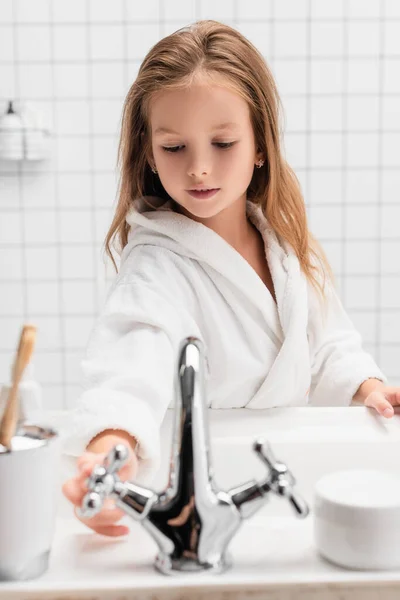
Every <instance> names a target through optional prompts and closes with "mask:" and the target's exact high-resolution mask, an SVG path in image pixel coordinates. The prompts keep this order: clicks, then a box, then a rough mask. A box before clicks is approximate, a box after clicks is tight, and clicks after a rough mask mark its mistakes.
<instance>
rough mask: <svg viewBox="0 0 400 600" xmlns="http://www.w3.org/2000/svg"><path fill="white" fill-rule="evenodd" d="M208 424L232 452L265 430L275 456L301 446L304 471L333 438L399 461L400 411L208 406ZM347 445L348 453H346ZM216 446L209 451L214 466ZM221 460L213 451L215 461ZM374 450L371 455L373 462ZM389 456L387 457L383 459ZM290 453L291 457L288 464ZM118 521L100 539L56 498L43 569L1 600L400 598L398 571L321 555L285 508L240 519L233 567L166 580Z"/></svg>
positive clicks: (4, 587)
mask: <svg viewBox="0 0 400 600" xmlns="http://www.w3.org/2000/svg"><path fill="white" fill-rule="evenodd" d="M170 417H171V415H170V414H169V415H168V416H167V419H166V423H165V426H164V433H163V435H164V436H166V439H167V438H168V437H169V436H170V429H169V427H170V420H171V418H170ZM52 418H53V417H52ZM57 418H58V417H57V415H55V421H53V422H57ZM210 430H211V440H212V445H213V446H215V449H216V450H217V447H218V448H220V449H221V448H222V447H223V446H224V444H225V445H228V444H234V445H235V447H236V448H238V451H239V452H242V453H243V454H244V453H246V452H250V449H248V448H250V445H251V441H252V440H253V439H254V438H255V437H256V436H257V435H258V434H260V433H265V434H266V437H267V438H268V440H269V441H270V442H271V444H272V446H273V448H274V451H275V452H276V454H277V456H278V457H280V454H281V452H283V451H284V450H285V448H286V452H289V451H290V448H291V447H295V448H296V451H297V453H298V454H301V453H302V452H303V451H304V452H305V454H304V456H306V457H307V459H306V460H305V462H306V464H305V465H304V467H303V468H305V470H304V474H306V473H307V466H309V463H310V461H311V454H308V455H307V447H308V448H310V446H312V451H313V456H315V455H316V454H317V455H319V456H322V457H323V458H322V459H321V460H322V461H323V462H325V463H326V461H327V457H328V454H326V455H324V449H326V450H327V451H328V450H329V453H330V454H329V456H330V455H331V454H332V451H331V449H332V444H335V448H339V447H340V448H343V447H345V448H346V453H347V454H346V456H347V458H348V460H349V461H352V460H355V461H356V460H359V459H358V458H357V456H358V455H357V452H358V450H359V449H360V448H362V449H364V450H365V452H367V449H368V448H371V449H372V450H371V456H369V457H368V459H367V458H366V460H368V462H370V461H371V457H372V458H373V456H375V455H376V449H378V452H379V453H383V454H382V456H383V460H384V461H385V465H386V466H390V467H393V468H396V466H397V462H398V461H397V453H398V448H399V442H400V416H398V415H396V416H395V417H394V418H393V419H391V420H384V419H383V418H380V417H377V416H375V415H374V414H373V413H372V412H371V411H369V410H367V409H364V408H353V407H352V408H290V409H272V410H269V411H268V410H262V411H249V410H244V409H240V410H226V411H211V414H210ZM285 444H286V446H285ZM329 444H330V445H329ZM363 444H364V446H363ZM291 445H293V446H291ZM317 448H318V452H316V449H317ZM349 448H350V450H349ZM351 448H353V449H354V450H355V453H354V454H353V453H352V450H351ZM218 452H219V451H216V452H215V455H216V462H217V463H218ZM372 452H375V454H372ZM333 454H334V453H333ZM337 454H339V452H338V453H337ZM222 456H223V454H220V458H221V457H222ZM382 456H381V455H379V456H377V464H379V461H380V460H382ZM390 456H392V457H393V460H392V463H391V465H388V462H387V461H388V460H389V458H388V457H390ZM294 458H295V457H294V455H293V457H292V459H291V460H292V462H293V461H294ZM63 464H64V466H63V468H64V471H63V474H62V478H65V473H66V472H70V470H71V466H72V463H71V460H70V459H65V462H64V463H63ZM300 464H301V463H300V462H298V465H297V471H296V469H295V468H294V467H292V465H291V464H290V465H289V468H292V469H293V472H294V474H295V475H296V477H297V479H298V482H299V484H300V481H301V478H300V477H299V476H298V471H299V469H300ZM316 464H317V463H316ZM222 466H223V465H222ZM218 469H221V465H219V466H218V465H216V464H215V471H216V476H217V475H218ZM253 476H254V473H250V474H248V476H247V479H251V478H252V477H253ZM240 479H242V474H240ZM303 479H304V477H303ZM217 481H218V477H217ZM307 485H309V483H308V484H307ZM305 487H307V486H305ZM300 488H301V485H300ZM280 502H282V501H281V500H280ZM271 506H272V505H271ZM124 522H125V523H127V524H129V525H130V527H131V532H130V534H129V536H127V537H125V538H119V539H112V538H105V537H103V536H100V535H97V534H95V533H92V532H91V531H90V530H89V529H87V528H86V527H84V526H83V525H82V524H81V523H80V522H79V521H78V520H77V519H75V517H74V516H73V515H72V510H71V507H70V505H68V503H67V502H66V501H64V499H60V507H59V516H58V520H57V526H56V532H55V537H54V543H53V547H52V553H51V559H50V565H49V569H48V571H47V572H46V573H45V574H44V575H42V576H41V577H40V578H38V579H36V580H32V581H29V582H18V583H0V599H2V600H3V599H4V600H5V599H7V600H17V599H24V600H25V599H26V600H27V599H36V600H39V599H40V600H44V599H50V598H52V599H54V600H55V599H57V600H61V598H63V599H67V598H68V599H69V600H72V599H78V598H79V599H83V598H90V599H91V600H97V599H99V600H100V599H101V600H103V599H110V598H118V599H119V600H122V599H128V598H129V599H133V598H135V599H139V598H140V599H146V600H147V599H150V598H151V599H152V600H156V599H159V598H160V599H161V598H162V599H164V598H165V599H168V600H171V599H172V598H180V599H182V598H189V597H190V598H191V599H193V600H194V599H198V600H199V599H200V598H206V597H207V599H208V600H212V599H214V598H218V599H219V600H222V598H224V600H226V599H227V598H246V597H248V598H252V600H258V599H259V598H271V599H272V598H273V599H274V600H277V599H278V598H279V599H282V600H289V599H291V600H293V599H294V598H296V599H302V600H303V599H304V600H305V599H306V598H307V600H308V599H309V598H318V599H326V600H328V599H329V600H331V599H333V598H335V599H336V598H337V599H339V598H340V599H341V600H346V599H347V598H351V599H353V600H354V599H357V598H363V600H367V599H368V600H369V599H372V598H375V597H378V596H377V594H378V590H379V598H380V600H384V599H386V598H387V599H389V598H390V599H394V598H396V599H397V598H400V570H398V571H382V572H378V571H376V572H371V571H368V572H365V571H351V570H346V569H342V568H339V567H336V566H334V565H332V564H330V563H328V562H327V561H325V560H324V559H323V558H322V557H320V556H319V554H318V553H317V551H316V548H315V545H314V539H313V519H312V516H310V517H308V518H307V519H305V520H302V521H301V520H298V519H296V517H294V516H292V514H291V513H290V511H289V510H288V511H287V513H286V514H285V513H282V515H279V514H269V513H268V506H266V508H265V510H264V509H263V511H262V513H261V514H260V513H259V514H256V515H255V516H253V517H252V518H251V519H250V520H248V521H244V523H243V526H242V528H241V529H240V530H239V532H238V533H237V535H236V537H235V538H234V539H233V541H232V542H231V544H230V552H231V555H232V557H233V566H232V568H231V569H230V570H228V571H227V572H225V573H223V574H221V575H211V574H207V573H202V574H186V575H179V576H170V577H167V576H164V575H161V574H159V573H158V572H156V571H155V570H154V569H153V566H152V563H153V560H154V557H155V554H156V551H157V549H156V545H155V543H154V542H153V540H152V539H151V538H150V536H149V535H148V533H147V532H146V531H145V530H144V529H143V528H142V527H141V526H140V525H139V524H138V523H135V522H133V521H131V520H129V519H128V518H124ZM399 536H400V532H399Z"/></svg>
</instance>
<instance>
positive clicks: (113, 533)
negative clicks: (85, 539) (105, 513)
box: [92, 525, 130, 537]
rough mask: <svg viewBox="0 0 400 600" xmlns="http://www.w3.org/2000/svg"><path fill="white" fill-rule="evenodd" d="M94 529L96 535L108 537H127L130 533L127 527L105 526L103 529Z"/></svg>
mask: <svg viewBox="0 0 400 600" xmlns="http://www.w3.org/2000/svg"><path fill="white" fill-rule="evenodd" d="M92 529H93V531H95V532H96V533H100V534H101V535H107V536H108V537H119V536H122V535H127V534H128V533H129V531H130V530H129V527H126V525H108V526H107V525H105V526H103V527H93V528H92Z"/></svg>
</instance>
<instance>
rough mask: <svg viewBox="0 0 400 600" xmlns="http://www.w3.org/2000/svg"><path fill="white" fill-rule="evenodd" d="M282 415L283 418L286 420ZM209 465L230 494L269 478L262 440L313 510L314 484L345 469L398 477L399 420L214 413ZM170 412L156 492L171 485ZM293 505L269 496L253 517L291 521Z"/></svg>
mask: <svg viewBox="0 0 400 600" xmlns="http://www.w3.org/2000/svg"><path fill="white" fill-rule="evenodd" d="M283 415H285V417H284V418H282V417H283ZM209 416H210V439H211V460H212V465H213V470H214V478H215V481H216V483H217V485H218V487H220V488H221V489H230V488H232V487H235V486H237V485H240V484H242V483H244V482H246V481H248V480H250V479H253V478H256V479H260V478H263V477H264V476H265V473H266V470H265V466H264V465H263V464H262V463H261V461H260V460H259V459H258V457H257V456H256V454H255V453H254V451H253V450H252V444H253V441H254V440H255V439H256V437H258V436H262V437H264V438H265V439H266V440H267V441H268V442H269V443H270V444H271V447H272V450H273V452H274V454H275V456H276V458H277V459H278V460H280V461H283V462H284V463H286V464H287V466H288V468H289V470H290V471H291V472H292V473H293V475H294V477H295V478H296V481H297V491H298V492H299V493H300V494H301V495H302V496H303V497H304V499H305V500H306V501H307V502H308V503H309V505H310V506H312V503H313V494H314V486H315V483H316V482H317V481H318V479H320V477H322V476H323V475H325V474H326V473H330V472H333V471H337V470H342V469H350V468H351V469H356V468H366V467H368V468H370V469H378V470H382V469H384V470H387V471H389V472H395V473H398V471H399V468H398V447H399V442H400V415H395V416H394V417H393V418H392V419H390V420H388V419H384V418H383V417H380V416H379V415H377V414H375V412H372V411H371V410H370V409H366V408H365V407H351V408H332V409H330V408H323V409H319V408H312V407H308V408H300V409H272V410H271V409H270V410H260V411H250V410H241V409H240V410H235V411H210V412H209ZM171 417H172V415H171V414H170V411H168V413H167V416H166V419H165V422H164V424H163V429H162V439H163V448H165V449H166V451H165V452H164V453H163V461H162V464H161V468H160V470H159V471H158V473H157V474H156V475H155V478H154V481H153V487H154V489H156V490H160V489H162V488H163V487H164V486H165V484H166V481H167V477H168V470H169V457H170V440H171V438H172V419H171ZM293 514H294V513H293V512H292V509H291V507H290V506H289V503H288V502H287V501H286V500H285V499H282V498H278V497H276V496H275V495H273V494H271V496H270V502H268V503H266V504H265V505H264V506H263V507H262V508H261V509H260V510H259V512H258V513H256V515H255V516H254V517H253V519H254V518H257V516H258V517H260V516H263V517H266V516H271V517H273V516H276V515H279V516H291V515H293Z"/></svg>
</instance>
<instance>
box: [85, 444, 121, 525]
mask: <svg viewBox="0 0 400 600" xmlns="http://www.w3.org/2000/svg"><path fill="white" fill-rule="evenodd" d="M128 456H129V454H128V449H127V448H126V446H124V444H117V445H116V446H114V447H113V448H112V449H111V450H110V452H109V453H108V454H107V456H106V457H105V459H104V462H103V464H102V465H96V466H95V467H94V469H93V471H92V473H91V474H90V477H89V478H88V479H87V480H86V485H87V487H88V489H89V491H88V493H87V494H86V495H85V496H84V498H83V500H82V506H81V507H80V508H78V509H77V513H78V516H79V517H83V518H85V519H90V518H91V517H94V515H96V514H97V513H98V512H100V510H101V509H102V507H103V504H104V500H105V498H106V497H107V496H110V495H111V494H112V493H113V492H114V490H115V488H116V485H117V484H118V483H119V477H118V475H117V471H119V470H120V468H121V467H122V466H123V465H124V464H125V463H126V461H127V460H128Z"/></svg>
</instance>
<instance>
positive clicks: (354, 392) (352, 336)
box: [307, 284, 387, 406]
mask: <svg viewBox="0 0 400 600" xmlns="http://www.w3.org/2000/svg"><path fill="white" fill-rule="evenodd" d="M307 333H308V339H309V346H310V362H311V386H310V404H312V405H316V406H348V405H350V403H351V402H352V400H353V397H355V396H357V397H358V398H360V397H362V396H363V395H364V393H366V391H367V390H369V389H370V387H371V386H376V385H378V383H380V384H382V385H383V384H384V383H386V381H387V380H386V377H385V375H384V374H383V373H382V371H381V370H380V369H379V367H378V366H377V364H376V363H375V361H374V359H373V357H372V356H371V355H370V354H369V353H367V352H365V350H364V349H363V346H362V338H361V335H360V333H359V332H358V331H357V330H356V328H355V327H354V325H353V323H352V321H351V319H350V318H349V316H348V315H347V313H346V311H345V309H344V307H343V305H342V302H341V300H340V298H339V296H338V294H337V293H336V290H335V289H334V288H333V286H332V285H330V284H327V287H326V312H325V314H324V313H323V311H322V310H321V307H320V305H319V304H318V298H317V296H316V292H315V291H314V289H313V288H311V287H310V286H309V323H308V331H307ZM368 381H369V383H368ZM364 382H365V383H364ZM377 382H378V383H377ZM362 386H364V387H362Z"/></svg>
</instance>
